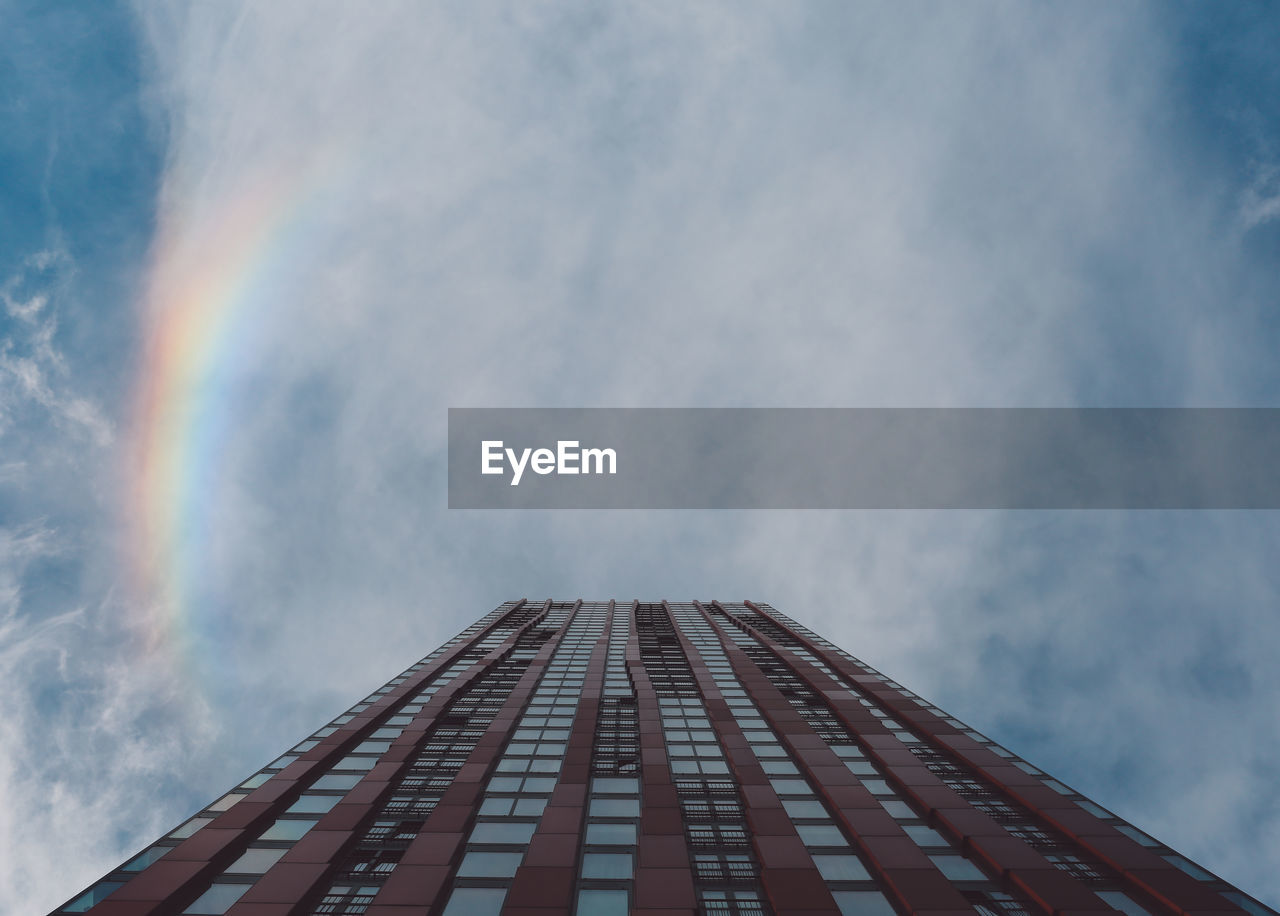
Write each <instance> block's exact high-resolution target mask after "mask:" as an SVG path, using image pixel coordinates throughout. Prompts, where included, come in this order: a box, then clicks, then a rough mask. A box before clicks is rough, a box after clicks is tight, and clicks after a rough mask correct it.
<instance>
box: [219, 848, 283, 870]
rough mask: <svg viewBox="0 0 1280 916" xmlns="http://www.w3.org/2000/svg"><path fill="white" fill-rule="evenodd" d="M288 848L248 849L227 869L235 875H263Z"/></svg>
mask: <svg viewBox="0 0 1280 916" xmlns="http://www.w3.org/2000/svg"><path fill="white" fill-rule="evenodd" d="M288 851H289V850H287V849H254V848H250V849H246V850H245V853H244V855H242V856H241V857H240V858H238V859H236V860H235V861H234V862H232V863H231V866H230V867H229V868H228V869H227V871H228V872H230V873H231V874H233V875H239V874H244V875H261V874H262V873H264V872H265V871H266V870H267V869H268V868H270V867H271V866H272V865H275V864H276V863H277V862H279V861H280V857H281V856H283V855H284V854H285V853H286V852H288Z"/></svg>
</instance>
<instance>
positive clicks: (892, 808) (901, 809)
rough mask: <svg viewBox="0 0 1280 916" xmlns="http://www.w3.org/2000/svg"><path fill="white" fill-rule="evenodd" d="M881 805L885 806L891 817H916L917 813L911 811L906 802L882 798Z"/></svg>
mask: <svg viewBox="0 0 1280 916" xmlns="http://www.w3.org/2000/svg"><path fill="white" fill-rule="evenodd" d="M880 804H881V805H883V806H884V810H886V811H888V812H889V815H890V816H891V817H896V818H909V817H915V816H916V813H915V812H914V811H912V810H911V806H910V805H908V804H907V803H906V802H904V801H896V800H892V799H887V798H882V799H881V800H880Z"/></svg>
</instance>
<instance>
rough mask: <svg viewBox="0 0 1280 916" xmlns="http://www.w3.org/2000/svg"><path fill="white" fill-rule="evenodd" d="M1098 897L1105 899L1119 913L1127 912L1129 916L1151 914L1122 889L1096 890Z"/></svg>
mask: <svg viewBox="0 0 1280 916" xmlns="http://www.w3.org/2000/svg"><path fill="white" fill-rule="evenodd" d="M1096 893H1097V895H1098V896H1099V897H1101V898H1102V899H1103V900H1105V901H1106V902H1107V903H1108V904H1109V905H1110V906H1111V908H1112V909H1113V910H1119V911H1120V912H1121V913H1128V914H1129V916H1151V914H1150V912H1148V911H1147V910H1146V909H1145V908H1144V907H1140V906H1138V904H1137V903H1135V902H1134V901H1133V898H1132V897H1130V896H1129V895H1128V894H1126V893H1124V892H1123V891H1097V892H1096Z"/></svg>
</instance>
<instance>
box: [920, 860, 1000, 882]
mask: <svg viewBox="0 0 1280 916" xmlns="http://www.w3.org/2000/svg"><path fill="white" fill-rule="evenodd" d="M929 860H930V861H931V862H933V864H934V865H936V866H938V870H939V871H941V872H942V873H943V874H944V875H946V876H947V878H948V879H949V880H951V881H983V880H985V879H986V875H984V874H983V873H982V872H981V871H980V870H979V869H978V866H976V865H974V864H973V863H972V862H970V861H969V860H968V859H966V858H965V857H964V856H929Z"/></svg>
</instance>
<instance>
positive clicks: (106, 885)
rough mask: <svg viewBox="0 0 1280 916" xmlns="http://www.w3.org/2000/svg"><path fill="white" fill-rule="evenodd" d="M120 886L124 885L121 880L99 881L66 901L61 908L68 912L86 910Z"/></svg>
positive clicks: (82, 911)
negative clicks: (69, 900) (68, 901)
mask: <svg viewBox="0 0 1280 916" xmlns="http://www.w3.org/2000/svg"><path fill="white" fill-rule="evenodd" d="M122 887H124V882H123V881H99V882H98V883H97V884H95V885H94V886H93V887H91V888H89V889H88V890H87V891H85V892H84V893H83V894H81V895H80V896H79V897H77V898H76V899H75V900H72V901H71V902H70V903H68V904H67V905H66V906H65V907H63V909H64V910H66V911H67V912H68V913H85V912H88V910H89V907H91V906H95V905H97V904H98V903H100V902H101V901H103V900H105V899H106V898H107V895H108V894H110V893H112V892H113V891H118V890H119V889H120V888H122Z"/></svg>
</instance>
